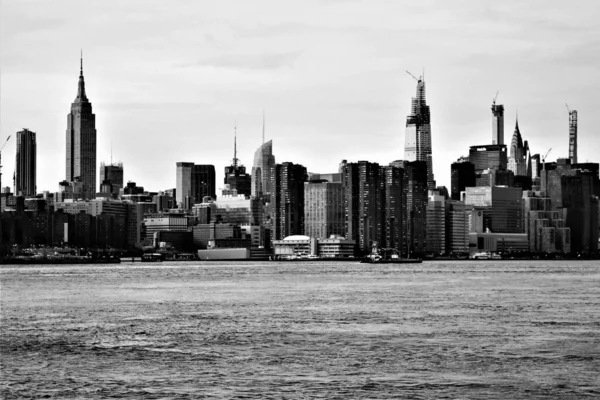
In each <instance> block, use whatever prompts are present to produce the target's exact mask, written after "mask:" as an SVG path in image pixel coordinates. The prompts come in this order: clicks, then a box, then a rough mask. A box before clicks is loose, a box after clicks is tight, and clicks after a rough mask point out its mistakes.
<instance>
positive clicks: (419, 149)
mask: <svg viewBox="0 0 600 400" xmlns="http://www.w3.org/2000/svg"><path fill="white" fill-rule="evenodd" d="M404 159H405V160H406V161H424V162H426V163H427V188H428V189H429V190H434V189H435V187H436V185H435V179H434V177H433V159H432V154H431V123H430V112H429V106H428V105H427V103H426V99H425V80H424V79H423V78H422V77H421V79H418V82H417V95H416V97H413V98H412V103H411V112H410V115H409V116H408V117H407V118H406V136H405V145H404Z"/></svg>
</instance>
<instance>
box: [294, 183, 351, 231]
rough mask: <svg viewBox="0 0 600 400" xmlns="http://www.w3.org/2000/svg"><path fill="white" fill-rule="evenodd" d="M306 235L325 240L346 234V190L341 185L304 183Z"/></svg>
mask: <svg viewBox="0 0 600 400" xmlns="http://www.w3.org/2000/svg"><path fill="white" fill-rule="evenodd" d="M304 234H305V235H307V236H310V237H313V238H323V239H325V238H328V237H329V236H330V235H341V236H344V235H345V234H346V219H345V215H344V188H343V186H342V184H341V183H332V182H326V181H317V182H314V181H312V182H305V183H304Z"/></svg>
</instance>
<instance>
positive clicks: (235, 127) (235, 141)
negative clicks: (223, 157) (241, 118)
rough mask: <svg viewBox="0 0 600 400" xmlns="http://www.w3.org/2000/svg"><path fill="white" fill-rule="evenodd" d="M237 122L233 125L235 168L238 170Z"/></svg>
mask: <svg viewBox="0 0 600 400" xmlns="http://www.w3.org/2000/svg"><path fill="white" fill-rule="evenodd" d="M237 166H238V158H237V122H236V123H235V124H234V125H233V168H234V169H235V170H237Z"/></svg>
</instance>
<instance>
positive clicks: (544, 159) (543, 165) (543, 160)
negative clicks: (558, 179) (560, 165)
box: [542, 147, 552, 170]
mask: <svg viewBox="0 0 600 400" xmlns="http://www.w3.org/2000/svg"><path fill="white" fill-rule="evenodd" d="M550 151H552V147H550V149H549V150H548V151H547V152H546V155H545V156H543V157H542V167H543V168H544V170H545V169H546V157H548V154H550Z"/></svg>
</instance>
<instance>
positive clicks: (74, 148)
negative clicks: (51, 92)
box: [66, 59, 96, 199]
mask: <svg viewBox="0 0 600 400" xmlns="http://www.w3.org/2000/svg"><path fill="white" fill-rule="evenodd" d="M66 145H67V150H66V154H67V156H66V181H67V182H74V181H76V179H79V182H81V183H82V184H83V198H84V199H93V198H94V197H95V194H96V115H94V114H93V113H92V103H90V101H89V100H88V98H87V96H86V93H85V81H84V79H83V59H82V60H81V68H80V71H79V83H78V87H77V97H76V98H75V101H74V102H73V104H71V112H70V113H69V115H68V117H67V141H66Z"/></svg>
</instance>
